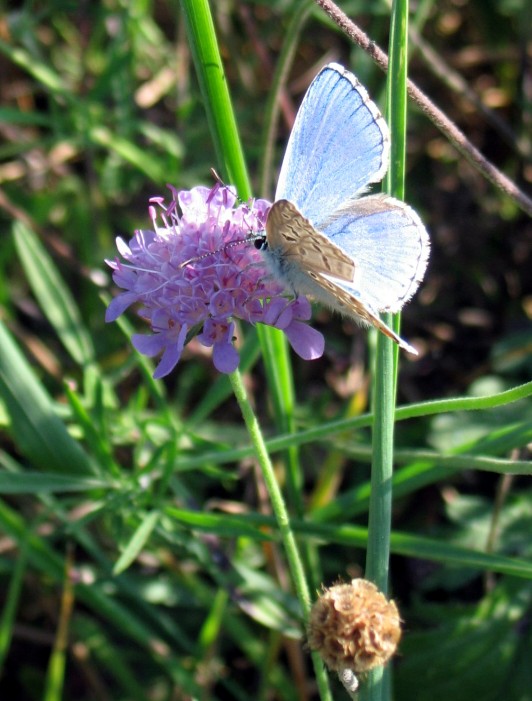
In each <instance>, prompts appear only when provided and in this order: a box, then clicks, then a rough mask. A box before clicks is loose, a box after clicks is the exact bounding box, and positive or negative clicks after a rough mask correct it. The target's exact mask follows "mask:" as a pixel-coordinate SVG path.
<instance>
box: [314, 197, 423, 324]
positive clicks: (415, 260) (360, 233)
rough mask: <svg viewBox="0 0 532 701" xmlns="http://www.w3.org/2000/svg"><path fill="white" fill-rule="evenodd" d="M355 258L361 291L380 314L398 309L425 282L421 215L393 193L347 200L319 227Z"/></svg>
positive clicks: (362, 297) (358, 284)
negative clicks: (392, 194) (423, 280)
mask: <svg viewBox="0 0 532 701" xmlns="http://www.w3.org/2000/svg"><path fill="white" fill-rule="evenodd" d="M319 228H320V230H321V231H322V233H323V235H324V236H325V237H326V238H327V239H329V240H330V241H332V242H334V243H335V244H336V245H337V246H338V247H339V248H341V249H342V250H343V251H344V253H345V254H346V255H347V256H351V257H353V258H355V259H356V261H357V263H358V267H359V275H358V277H357V291H358V294H359V295H360V297H361V299H363V300H364V301H365V302H367V304H368V305H369V306H370V307H372V308H373V309H376V310H378V311H398V310H399V309H401V308H402V307H403V305H404V304H405V303H406V302H407V301H408V300H409V299H410V298H411V297H412V295H413V294H414V292H415V291H416V290H417V288H418V286H419V283H420V282H421V280H422V279H423V275H424V273H425V270H426V267H427V261H428V255H429V248H430V244H429V237H428V234H427V231H426V229H425V227H424V226H423V223H422V222H421V220H420V218H419V217H418V215H417V214H416V212H415V211H414V210H413V209H412V208H411V207H409V206H408V205H406V204H405V203H404V202H401V201H400V200H397V199H395V198H393V197H389V196H388V195H371V196H368V197H362V198H361V199H359V200H354V201H351V202H348V203H347V204H346V205H345V206H344V207H342V208H341V209H340V210H339V211H337V212H336V213H335V215H333V216H332V217H331V218H330V219H329V221H328V222H325V223H324V225H323V226H320V227H319Z"/></svg>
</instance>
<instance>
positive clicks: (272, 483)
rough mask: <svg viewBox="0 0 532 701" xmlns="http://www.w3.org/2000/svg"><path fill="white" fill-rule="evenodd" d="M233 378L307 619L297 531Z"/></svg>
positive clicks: (324, 686) (323, 679) (318, 668)
mask: <svg viewBox="0 0 532 701" xmlns="http://www.w3.org/2000/svg"><path fill="white" fill-rule="evenodd" d="M229 379H230V381H231V385H232V387H233V391H234V393H235V397H236V400H237V402H238V405H239V407H240V411H241V412H242V416H243V418H244V422H245V424H246V428H247V430H248V433H249V437H250V439H251V442H252V444H253V446H254V449H255V454H256V456H257V460H258V462H259V466H260V469H261V472H262V475H263V477H264V482H265V484H266V488H267V490H268V494H269V497H270V501H271V505H272V509H273V512H274V514H275V519H276V522H277V527H278V528H279V533H280V536H281V540H282V542H283V546H284V549H285V553H286V558H287V560H288V566H289V569H290V574H291V576H292V581H293V584H294V588H295V591H296V594H297V597H298V599H299V603H300V605H301V609H302V612H303V616H304V619H305V620H308V617H309V613H310V608H311V602H310V592H309V589H308V586H307V580H306V578H305V572H304V569H303V564H302V560H301V557H300V554H299V550H298V547H297V543H296V538H295V535H294V531H293V530H292V526H291V524H290V517H289V515H288V512H287V510H286V506H285V502H284V499H283V495H282V493H281V489H280V487H279V484H278V482H277V479H276V477H275V472H274V469H273V465H272V463H271V460H270V456H269V455H268V450H267V448H266V445H265V443H264V438H263V436H262V432H261V430H260V425H259V422H258V420H257V417H256V416H255V413H254V412H253V408H252V406H251V404H250V402H249V400H248V398H247V394H246V390H245V387H244V383H243V382H242V377H241V375H240V373H239V372H238V370H237V371H235V372H233V373H231V374H230V375H229ZM312 661H313V664H314V673H315V675H316V680H317V683H318V688H319V691H320V697H321V699H322V701H330V700H332V697H331V695H330V691H329V684H328V679H327V674H326V673H325V670H324V668H323V663H322V661H321V658H320V657H319V656H318V655H317V654H315V653H314V654H313V655H312Z"/></svg>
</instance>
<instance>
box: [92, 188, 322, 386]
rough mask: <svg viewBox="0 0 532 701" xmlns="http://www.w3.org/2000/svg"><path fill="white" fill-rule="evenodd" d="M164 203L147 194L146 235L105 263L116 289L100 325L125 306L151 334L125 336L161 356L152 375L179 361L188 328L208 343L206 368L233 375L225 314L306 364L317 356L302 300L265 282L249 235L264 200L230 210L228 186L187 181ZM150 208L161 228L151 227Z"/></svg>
mask: <svg viewBox="0 0 532 701" xmlns="http://www.w3.org/2000/svg"><path fill="white" fill-rule="evenodd" d="M170 190H171V192H172V200H171V202H170V204H169V205H166V204H165V202H164V200H163V199H162V198H153V199H152V200H151V202H152V205H151V206H150V216H151V219H152V223H153V229H154V230H153V231H146V230H140V231H137V232H135V236H134V237H133V238H132V239H131V241H130V242H129V245H128V244H126V243H125V242H124V241H123V240H122V239H121V238H118V239H117V240H116V246H117V249H118V253H119V254H120V256H121V258H122V259H123V260H120V259H119V258H118V257H117V258H116V259H115V260H112V261H109V260H108V261H106V262H107V264H108V265H109V266H110V267H111V268H112V269H113V280H114V282H115V283H116V285H118V287H120V288H121V289H122V290H123V292H121V293H120V294H119V295H118V296H117V297H115V298H114V299H113V300H112V302H111V303H110V305H109V307H108V308H107V313H106V315H105V320H106V321H115V319H117V318H118V317H119V316H120V315H121V314H122V313H123V312H125V311H126V309H127V308H128V307H129V306H130V305H131V304H133V303H140V305H141V306H140V309H139V310H138V313H139V315H140V316H142V317H143V318H144V319H146V320H147V321H148V322H149V324H150V326H151V330H152V333H151V334H150V335H143V334H134V335H133V338H132V342H133V345H134V346H135V348H136V349H137V350H138V351H139V352H140V353H143V354H144V355H147V356H155V355H158V354H159V353H162V356H161V360H160V362H159V364H158V365H157V368H156V370H155V373H154V377H155V378H160V377H164V376H165V375H167V374H168V373H169V372H171V371H172V370H173V368H174V367H175V366H176V364H177V363H178V361H179V359H180V357H181V353H182V352H183V348H184V346H185V343H186V341H187V339H188V338H189V337H191V336H193V335H194V334H198V335H197V338H198V340H199V341H200V343H202V344H203V345H204V346H207V347H212V349H213V362H214V366H215V367H216V369H217V370H219V371H220V372H226V373H227V372H232V371H233V370H235V369H236V368H237V366H238V352H237V350H236V349H235V347H234V345H233V335H234V329H235V322H234V319H242V320H243V321H247V322H249V323H252V324H255V323H262V324H267V325H269V326H274V327H275V328H278V329H281V330H282V331H284V333H285V334H286V336H287V338H288V340H289V342H290V344H291V345H292V348H293V349H294V350H295V352H296V353H297V354H298V355H300V356H301V357H302V358H304V359H305V360H312V359H314V358H319V357H320V356H321V355H322V353H323V347H324V339H323V336H322V335H321V334H320V333H319V332H318V331H316V330H315V329H313V328H311V327H309V326H308V325H307V324H306V323H304V322H305V321H307V320H308V319H309V318H310V312H311V310H310V304H309V302H308V301H307V299H306V298H305V297H298V298H297V299H288V298H286V297H285V296H283V295H285V294H286V290H285V289H284V288H283V286H282V285H281V284H280V283H278V282H277V281H275V280H273V279H272V278H271V276H270V274H269V272H268V270H267V268H266V266H265V264H264V261H263V259H262V255H261V253H260V252H259V251H257V250H256V248H255V247H254V245H253V234H254V233H255V232H258V231H263V230H264V227H265V224H266V217H267V214H268V211H269V208H270V203H269V202H267V201H266V200H255V201H254V202H253V203H252V204H241V205H239V206H237V207H235V202H236V196H235V195H234V193H233V192H232V191H231V190H230V189H229V188H228V187H222V186H220V185H215V186H214V187H213V188H212V189H211V190H209V189H208V188H206V187H195V188H193V189H192V190H189V191H188V190H182V191H180V192H177V191H176V190H174V189H173V188H170ZM154 205H157V206H158V207H159V208H160V209H161V210H162V214H161V221H162V226H159V225H158V224H157V223H156V218H157V213H156V212H157V210H156V208H155V206H154Z"/></svg>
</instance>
